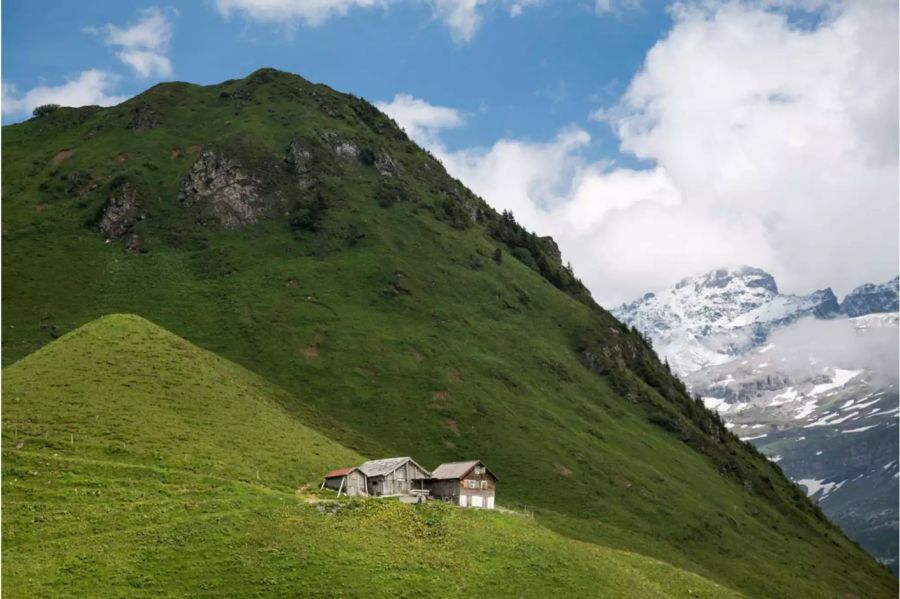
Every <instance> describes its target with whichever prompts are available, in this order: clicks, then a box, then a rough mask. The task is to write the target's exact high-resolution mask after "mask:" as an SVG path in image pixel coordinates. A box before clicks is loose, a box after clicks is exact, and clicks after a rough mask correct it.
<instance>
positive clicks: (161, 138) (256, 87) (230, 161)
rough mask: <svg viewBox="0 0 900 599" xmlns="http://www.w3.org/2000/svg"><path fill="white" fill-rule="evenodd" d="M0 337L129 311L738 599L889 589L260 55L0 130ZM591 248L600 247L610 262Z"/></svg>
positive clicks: (578, 319) (381, 445)
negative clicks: (0, 297)
mask: <svg viewBox="0 0 900 599" xmlns="http://www.w3.org/2000/svg"><path fill="white" fill-rule="evenodd" d="M3 150H4V161H3V215H2V217H3V235H4V238H3V241H4V246H3V248H4V249H3V283H4V290H5V292H6V295H5V297H4V302H3V322H4V325H5V326H4V333H5V334H4V336H3V357H4V360H6V362H7V363H9V362H10V361H13V360H15V359H17V358H20V357H22V356H24V355H26V354H27V353H29V352H31V351H33V350H35V349H37V348H38V347H40V346H42V345H44V344H46V343H47V342H49V341H50V340H52V339H53V337H55V336H58V335H60V334H62V333H64V332H66V331H69V330H71V329H73V328H75V327H77V326H79V325H81V324H83V323H86V322H88V321H91V320H93V319H95V318H98V317H100V316H103V315H105V314H109V313H116V312H131V313H136V314H140V315H141V316H144V317H146V318H148V319H150V320H152V321H153V322H156V323H159V324H160V325H161V326H164V327H165V328H167V329H168V330H171V331H173V332H175V333H176V334H178V335H180V336H182V337H184V338H186V339H188V340H189V341H191V342H192V343H195V344H197V345H199V346H200V347H203V348H205V349H209V350H212V351H215V352H216V353H218V354H220V355H222V356H224V357H225V358H227V359H229V360H232V361H234V362H236V363H238V364H240V365H242V366H243V367H246V368H248V369H249V370H251V371H253V372H254V373H256V374H257V375H259V376H261V377H262V378H264V379H266V380H268V381H270V382H272V383H273V384H275V385H277V386H279V387H280V388H282V389H284V390H285V393H284V394H280V395H278V399H277V401H278V402H279V403H280V404H281V406H282V407H283V408H284V409H285V410H286V411H287V412H288V413H290V414H292V415H295V416H296V417H297V418H301V419H302V418H307V417H313V416H311V415H313V414H317V416H314V417H315V418H316V419H317V422H318V423H319V424H317V430H319V431H320V432H323V433H325V434H327V435H329V436H330V437H332V438H335V439H336V440H338V441H340V442H341V443H342V444H343V445H345V446H347V447H351V448H352V449H354V450H356V451H359V452H360V453H363V454H366V455H370V456H375V455H390V454H394V455H414V456H416V458H417V459H418V461H420V462H421V463H423V464H425V465H426V466H428V465H433V464H436V463H438V462H441V461H448V460H455V459H465V458H471V457H478V458H481V459H483V460H485V462H486V463H488V464H489V465H490V467H491V469H492V470H493V471H495V472H497V474H498V476H499V477H500V479H501V481H502V485H501V487H500V492H499V496H498V501H500V502H501V503H504V502H506V503H527V504H528V505H530V506H533V507H535V508H536V509H537V513H538V517H539V518H540V519H542V521H543V522H545V523H547V524H550V525H552V526H553V527H554V528H555V529H556V530H558V531H560V532H563V533H564V534H568V535H570V536H573V537H576V538H579V539H581V540H584V541H590V542H596V543H600V544H603V545H607V546H613V547H618V548H622V549H626V550H630V551H634V552H638V553H642V554H646V555H650V556H653V557H656V558H659V559H662V560H665V561H667V562H670V563H672V564H675V565H676V566H678V567H681V568H685V569H689V570H691V571H694V572H696V573H698V574H700V575H702V576H705V577H707V578H711V579H714V580H716V581H719V582H721V583H722V584H724V585H726V586H729V587H731V588H736V589H739V590H742V591H746V592H750V593H753V594H756V595H769V596H783V595H785V594H793V595H805V596H810V595H813V596H814V595H834V594H837V593H841V594H843V593H848V592H853V593H857V594H859V595H866V596H879V595H885V594H891V595H893V594H894V593H895V592H896V580H895V579H893V578H892V577H891V576H890V575H889V574H888V573H887V572H886V571H885V570H883V569H881V568H880V567H879V566H878V565H877V564H875V562H874V561H873V560H872V559H871V558H869V557H868V556H867V555H865V554H864V553H863V552H862V551H861V550H860V549H859V548H858V547H856V546H854V545H853V544H852V543H850V542H849V541H848V540H847V539H846V538H845V537H844V536H843V535H842V534H841V533H840V532H839V531H838V530H837V529H836V528H835V527H834V526H833V525H831V524H830V523H829V522H827V521H826V520H825V519H824V517H823V516H822V514H821V512H820V511H819V510H818V509H816V508H815V507H814V506H813V505H812V504H811V503H810V502H809V501H808V500H807V499H806V498H805V496H804V494H803V492H802V490H801V489H799V488H798V487H796V486H795V485H793V484H791V483H790V482H789V481H787V480H786V479H785V478H784V476H783V475H782V473H781V471H780V470H779V469H778V467H777V466H776V465H774V464H770V463H769V462H767V461H766V460H765V459H764V458H763V457H762V456H760V455H759V454H757V453H756V452H755V451H754V450H753V449H752V448H750V447H749V446H747V445H746V444H744V443H741V442H739V441H738V440H737V439H736V438H735V437H733V436H732V435H731V434H730V433H728V432H727V431H726V430H725V429H724V427H723V426H722V423H721V422H720V421H719V420H718V419H717V418H716V417H715V416H713V415H712V414H710V413H709V412H708V411H706V410H705V409H703V407H702V406H701V405H699V404H697V403H696V402H694V401H693V400H692V399H691V398H690V397H688V395H687V394H686V392H685V390H684V387H683V386H682V385H681V384H680V383H679V382H678V381H677V380H675V379H674V378H673V377H672V376H671V374H670V373H669V372H668V370H667V369H666V368H665V367H664V366H663V365H662V364H660V363H659V361H658V360H657V359H656V357H655V355H654V354H653V352H652V350H651V349H650V348H649V347H648V346H647V345H646V344H645V342H644V341H643V339H641V338H640V336H638V335H637V334H635V333H634V332H632V331H629V330H627V329H626V328H625V327H623V326H622V325H621V324H620V323H618V322H617V321H616V320H615V319H614V318H612V317H611V316H610V315H609V314H608V313H607V312H605V311H604V310H602V309H600V308H599V307H597V306H596V305H595V304H594V302H593V301H592V300H591V299H590V296H589V294H588V293H587V291H586V290H585V289H584V287H583V286H582V285H581V284H580V282H579V281H578V280H577V279H576V278H575V277H574V275H573V274H572V273H571V272H570V271H569V270H568V269H566V268H565V267H564V266H563V265H562V264H561V262H560V259H559V255H558V252H557V250H556V247H555V244H553V243H552V241H551V240H548V239H544V238H539V237H536V236H534V235H532V234H529V233H528V232H526V231H524V230H523V229H522V228H521V227H519V226H518V225H517V224H516V223H515V220H514V219H513V218H512V217H511V216H510V215H499V214H497V213H496V212H494V211H493V210H491V209H490V208H489V207H488V206H487V205H486V204H485V203H484V202H483V201H482V200H481V199H479V198H477V197H476V196H474V195H473V194H472V193H471V192H469V191H468V190H466V189H465V188H464V187H463V186H462V185H461V184H460V183H459V182H458V181H455V180H454V179H452V178H451V177H449V176H448V175H447V174H446V172H445V171H444V169H443V167H442V166H441V165H440V163H438V162H437V161H436V160H434V159H433V158H432V157H430V156H429V155H428V154H427V153H426V152H424V151H422V150H421V149H419V148H418V147H417V146H415V144H413V143H412V142H411V141H409V140H408V139H407V137H406V135H405V134H404V133H403V132H402V131H401V130H400V129H398V128H397V127H396V125H395V124H394V123H393V122H392V121H391V120H390V119H388V118H387V117H386V116H384V115H383V114H381V113H379V112H378V111H377V110H376V109H374V108H373V107H372V106H371V105H369V104H367V103H366V102H364V101H362V100H359V99H357V98H354V97H352V96H347V95H344V94H339V93H337V92H334V91H333V90H330V89H329V88H327V87H325V86H321V85H313V84H310V83H308V82H307V81H305V80H303V79H302V78H299V77H296V76H293V75H289V74H286V73H280V72H277V71H272V70H263V71H258V72H256V73H254V74H252V75H251V76H249V77H247V78H246V79H242V80H238V81H230V82H225V83H223V84H220V85H216V86H208V87H201V86H195V85H189V84H184V83H173V84H164V85H159V86H156V87H154V88H152V89H150V90H148V91H147V92H145V93H144V94H141V95H140V96H138V97H136V98H134V99H132V100H130V101H128V102H126V103H124V104H122V105H119V106H116V107H112V108H107V109H95V108H82V109H59V110H58V111H56V112H54V113H52V114H50V115H48V116H45V117H41V118H36V119H32V120H31V121H28V122H26V123H22V124H20V125H14V126H10V127H6V128H4V130H3ZM610 259H615V258H614V257H610Z"/></svg>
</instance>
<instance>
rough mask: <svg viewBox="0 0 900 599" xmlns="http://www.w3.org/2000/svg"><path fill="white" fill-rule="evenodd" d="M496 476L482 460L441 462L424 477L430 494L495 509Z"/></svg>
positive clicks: (462, 504)
mask: <svg viewBox="0 0 900 599" xmlns="http://www.w3.org/2000/svg"><path fill="white" fill-rule="evenodd" d="M497 480H498V479H497V477H496V476H495V475H494V473H493V472H491V471H490V470H488V468H487V467H486V466H485V465H484V464H483V463H482V462H481V461H479V460H472V461H469V462H450V463H447V464H441V465H440V466H438V467H437V468H435V469H434V472H432V473H431V478H429V479H428V480H426V481H425V488H426V489H428V490H429V491H430V493H431V497H433V498H435V499H442V500H444V501H449V502H451V503H454V504H458V505H460V506H462V507H474V508H485V509H489V510H492V509H494V491H495V489H496V486H497Z"/></svg>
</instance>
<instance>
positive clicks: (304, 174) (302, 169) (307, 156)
mask: <svg viewBox="0 0 900 599" xmlns="http://www.w3.org/2000/svg"><path fill="white" fill-rule="evenodd" d="M285 161H286V162H287V163H288V165H290V167H291V170H293V171H294V173H295V174H296V175H297V182H298V184H299V185H300V187H302V188H304V189H308V188H310V187H313V186H314V185H315V182H316V177H315V175H314V172H313V153H312V152H311V151H310V150H308V149H307V148H306V147H305V146H304V145H303V144H302V143H301V142H300V141H298V140H294V141H292V142H291V144H290V145H289V146H288V151H287V157H286V158H285Z"/></svg>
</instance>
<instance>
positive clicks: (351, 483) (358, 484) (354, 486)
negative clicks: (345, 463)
mask: <svg viewBox="0 0 900 599" xmlns="http://www.w3.org/2000/svg"><path fill="white" fill-rule="evenodd" d="M345 490H346V491H347V495H368V491H367V489H366V475H365V474H363V473H362V472H360V471H359V470H354V471H353V472H351V473H350V474H348V475H347V485H346V487H345Z"/></svg>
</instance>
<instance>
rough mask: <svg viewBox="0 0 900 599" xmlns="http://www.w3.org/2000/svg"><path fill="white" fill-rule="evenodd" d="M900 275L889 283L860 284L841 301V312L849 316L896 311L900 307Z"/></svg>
mask: <svg viewBox="0 0 900 599" xmlns="http://www.w3.org/2000/svg"><path fill="white" fill-rule="evenodd" d="M898 288H900V277H894V278H893V279H891V280H890V281H888V282H887V283H882V284H881V285H874V284H872V283H866V284H865V285H860V286H859V287H857V288H856V289H854V290H853V291H851V292H850V293H848V294H847V296H846V297H845V298H844V301H843V302H841V312H843V313H844V314H846V315H847V316H850V317H854V316H865V315H866V314H874V313H877V312H896V311H897V310H898V309H900V301H898V295H900V294H898Z"/></svg>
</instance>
